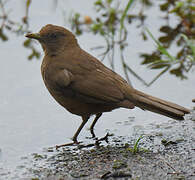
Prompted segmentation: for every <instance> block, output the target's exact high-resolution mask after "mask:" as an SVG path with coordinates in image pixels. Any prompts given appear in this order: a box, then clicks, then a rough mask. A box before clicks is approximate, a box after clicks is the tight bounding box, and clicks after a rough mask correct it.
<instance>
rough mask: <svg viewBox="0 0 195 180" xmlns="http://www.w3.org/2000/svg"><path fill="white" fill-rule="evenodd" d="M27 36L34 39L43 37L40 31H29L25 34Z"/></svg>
mask: <svg viewBox="0 0 195 180" xmlns="http://www.w3.org/2000/svg"><path fill="white" fill-rule="evenodd" d="M25 36H26V37H27V38H32V39H37V40H40V39H41V35H40V34H39V33H28V34H26V35H25Z"/></svg>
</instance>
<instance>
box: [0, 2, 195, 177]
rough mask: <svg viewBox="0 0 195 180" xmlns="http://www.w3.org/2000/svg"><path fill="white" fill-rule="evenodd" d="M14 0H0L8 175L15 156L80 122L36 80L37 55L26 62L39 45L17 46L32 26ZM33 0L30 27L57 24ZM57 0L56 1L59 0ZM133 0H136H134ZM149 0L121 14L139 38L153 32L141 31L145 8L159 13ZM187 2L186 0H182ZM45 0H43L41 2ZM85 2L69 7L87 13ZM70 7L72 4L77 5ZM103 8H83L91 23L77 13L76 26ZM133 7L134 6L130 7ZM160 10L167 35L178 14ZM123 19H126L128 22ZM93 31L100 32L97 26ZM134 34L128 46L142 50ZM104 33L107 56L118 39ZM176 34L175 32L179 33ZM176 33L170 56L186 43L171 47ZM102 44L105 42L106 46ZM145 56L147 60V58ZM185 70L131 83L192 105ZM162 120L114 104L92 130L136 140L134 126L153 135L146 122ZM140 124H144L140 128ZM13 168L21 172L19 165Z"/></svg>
mask: <svg viewBox="0 0 195 180" xmlns="http://www.w3.org/2000/svg"><path fill="white" fill-rule="evenodd" d="M67 1H68V0H67ZM67 1H66V3H67ZM80 1H81V0H80ZM3 2H7V3H3ZM13 2H14V1H8V0H4V1H2V0H0V25H1V35H2V34H3V36H4V35H5V36H6V37H7V38H4V37H2V38H1V40H3V39H5V40H6V39H8V40H7V41H3V42H1V43H0V46H1V48H0V49H1V50H0V52H1V61H0V69H1V70H0V80H1V82H2V84H1V88H0V89H1V93H0V99H1V103H0V114H1V119H0V149H1V152H0V173H1V174H3V173H4V174H6V173H7V176H8V177H10V172H13V170H14V169H15V167H16V166H17V164H19V163H20V161H21V159H20V157H22V156H28V154H29V153H32V152H37V153H40V152H42V149H43V147H49V146H52V145H55V144H60V143H64V142H67V141H69V140H70V138H71V136H72V133H73V132H74V131H75V130H76V128H77V127H78V126H79V123H80V120H79V118H77V117H74V116H72V115H71V114H69V113H67V112H66V111H65V110H64V109H62V108H61V107H59V106H58V105H57V104H56V103H55V102H54V101H53V100H52V98H51V97H50V96H49V94H48V93H47V91H46V89H45V87H44V85H43V82H42V80H41V75H40V62H39V61H31V63H29V62H27V56H29V55H30V56H29V58H30V59H31V58H32V59H33V58H35V57H36V58H38V57H39V55H38V54H37V55H33V56H31V53H33V52H36V53H39V50H38V48H40V47H39V46H37V44H35V42H30V43H29V42H25V43H24V45H25V46H27V47H29V49H30V50H31V51H30V54H28V53H29V51H27V50H25V49H24V48H22V47H20V45H21V44H22V43H23V42H22V41H26V39H25V38H24V37H23V34H24V33H26V32H27V31H30V30H31V29H29V28H30V27H29V26H27V25H25V24H24V23H23V21H22V18H23V17H24V16H25V15H23V14H25V11H23V10H21V9H20V4H19V3H15V4H14V3H13ZM22 2H23V1H22ZM25 2H27V1H25ZM28 2H29V1H28ZM32 2H33V3H34V4H33V6H32V4H30V6H29V8H30V9H29V10H30V12H31V14H30V18H27V21H28V24H30V22H31V24H32V26H31V28H34V29H33V31H34V30H35V31H36V30H37V29H39V28H40V27H41V26H43V25H44V23H51V22H52V23H56V24H58V25H59V24H60V22H59V21H58V20H59V19H60V17H61V16H60V15H61V14H60V15H58V16H55V14H56V12H53V11H52V12H50V11H49V12H48V11H47V10H48V9H49V8H50V7H48V4H47V3H48V0H42V1H32ZM58 2H59V3H60V1H58ZM70 2H71V3H73V1H70ZM70 2H69V3H70ZM101 2H105V1H101ZM113 2H114V1H113ZM115 2H116V1H115ZM123 2H124V3H127V1H123ZM135 2H139V3H140V2H141V1H135ZM143 2H148V1H143ZM150 2H152V4H151V3H149V5H146V4H141V5H139V4H138V3H137V4H136V8H135V5H133V6H132V8H130V9H129V11H128V15H127V16H126V18H125V20H124V24H125V26H126V27H128V30H132V32H135V34H136V32H137V30H138V29H139V30H140V31H141V32H142V33H141V35H142V38H143V39H147V38H149V39H147V40H148V41H152V38H151V37H149V36H148V34H146V33H145V31H144V28H143V26H144V25H145V24H146V22H147V23H148V22H151V18H150V17H151V16H148V14H147V13H148V12H151V13H150V14H153V15H154V14H155V15H156V16H157V17H158V13H159V11H158V13H157V11H155V9H154V8H155V7H156V5H155V4H156V3H157V1H150ZM160 2H161V1H160ZM163 2H167V3H171V4H170V5H169V8H171V7H172V8H173V9H174V4H173V2H175V1H163ZM186 2H190V1H186ZM2 3H3V4H2ZM44 3H45V4H47V6H44V5H43V4H44ZM68 5H69V4H66V6H61V8H63V7H65V8H67V6H68ZM88 5H89V2H87V4H86V3H78V2H77V3H75V4H74V6H72V7H74V10H75V11H77V10H78V11H79V10H83V9H84V12H83V14H86V12H89V13H90V11H88V10H86V9H85V8H87V7H88ZM125 5H126V4H124V6H123V7H125ZM2 7H3V8H4V10H2ZM25 7H26V6H25ZM75 7H77V9H76V8H75ZM112 7H113V6H112ZM114 7H116V6H114ZM117 7H119V6H117ZM44 8H45V9H44ZM139 8H140V9H139ZM10 9H11V11H10V13H8V14H7V13H6V16H7V17H6V16H5V13H4V15H3V14H2V12H3V11H4V12H8V10H10ZM12 9H14V10H16V9H19V10H18V11H17V13H16V11H12ZM43 9H44V11H43ZM70 9H71V6H70ZM106 9H107V10H110V8H104V9H102V10H101V12H99V13H94V14H93V16H92V15H91V16H90V15H89V14H87V15H88V18H89V17H91V20H92V23H91V20H89V19H88V20H87V21H88V22H87V23H86V24H88V25H86V24H83V23H84V22H83V21H82V15H80V18H79V22H80V21H81V22H82V24H83V26H82V25H80V26H78V27H80V28H81V30H87V32H89V30H90V27H91V26H93V25H94V26H95V24H96V20H95V18H94V16H95V17H96V16H98V14H100V17H99V19H101V18H103V17H104V18H105V21H106V20H108V16H107V14H105V15H102V16H101V14H103V12H102V11H105V12H106ZM121 9H122V10H124V8H122V7H121ZM134 10H137V11H138V12H137V13H136V12H135V11H134ZM140 10H141V11H140ZM169 10H171V9H169ZM59 11H60V9H59V10H58V12H59ZM132 11H134V13H133V12H132ZM189 11H190V8H189ZM185 12H186V11H185ZM14 13H16V14H14ZM107 13H108V12H107ZM109 13H112V16H111V14H110V16H109V17H110V18H111V17H113V12H110V11H109ZM122 13H123V11H122V12H118V11H117V13H115V14H114V15H115V16H116V17H117V18H118V19H117V20H116V21H115V22H116V26H117V24H118V26H119V27H117V30H116V34H115V35H117V34H118V32H119V28H120V18H121V14H122ZM163 13H164V14H165V15H166V16H168V18H169V23H168V20H165V21H163V20H162V23H164V22H167V23H168V26H169V28H168V29H167V27H166V26H167V25H165V24H163V25H161V26H163V27H164V26H165V28H163V29H162V32H163V31H167V33H164V35H165V36H167V35H168V34H169V29H170V32H171V31H172V29H174V27H172V26H170V25H171V24H175V23H177V22H178V21H175V20H174V19H173V18H172V17H174V16H177V14H175V12H173V13H172V14H168V11H167V10H166V11H164V12H163ZM21 14H22V15H21ZM11 15H12V16H11ZM20 15H21V16H20ZM66 15H69V13H67V14H66ZM138 15H140V16H138ZM189 15H190V13H189ZM13 17H14V19H13ZM20 17H21V18H20ZM27 17H29V16H27ZM40 17H41V18H40ZM56 17H57V18H56ZM73 17H74V16H73ZM139 17H140V18H139ZM177 17H178V16H177ZM52 18H53V19H52ZM55 18H56V19H55ZM8 19H9V20H11V21H13V22H15V23H12V22H11V21H10V23H9V24H8V22H7V20H8ZM15 19H17V20H18V19H19V20H18V21H15ZM51 19H52V20H51ZM54 19H55V21H54ZM57 19H58V20H57ZM98 21H99V20H98V17H97V22H98ZM185 21H186V20H185ZM101 22H102V23H103V25H104V20H103V19H102V20H101ZM127 22H129V23H130V24H127ZM90 23H91V24H90ZM155 23H156V21H155ZM159 23H161V21H159ZM2 24H3V25H2ZM13 24H14V25H13ZM7 25H8V26H7ZM100 25H101V23H100ZM103 25H102V26H103ZM158 25H159V24H158ZM193 25H194V24H191V26H189V27H190V29H191V31H192V33H193V32H194V30H193V28H194V27H193ZM9 26H11V28H12V30H13V31H9V29H10V27H9ZM25 26H26V27H27V28H26V27H25ZM105 26H106V25H105ZM155 26H156V24H155ZM182 26H183V25H182ZM103 27H104V26H103ZM175 27H176V26H175ZM148 29H149V31H151V32H153V30H154V29H156V27H154V26H151V27H148ZM20 30H22V31H20ZM73 30H74V31H75V28H74V27H73ZM181 30H182V33H183V34H185V35H186V36H187V37H188V39H189V40H191V39H192V36H191V35H189V34H188V33H185V31H183V28H181ZM84 32H85V31H83V34H84ZM123 32H125V31H123ZM97 33H99V32H98V31H97ZM106 33H107V31H106ZM15 34H17V35H18V36H15ZM86 34H87V37H86V39H84V43H87V46H89V47H93V46H94V44H92V43H90V42H89V41H88V39H90V38H91V37H92V36H88V33H86ZM97 35H98V34H97ZM123 35H125V34H123ZM128 35H129V34H127V37H128ZM146 35H147V36H146ZM152 35H153V36H154V38H155V39H157V40H158V41H160V39H159V38H158V37H161V36H164V35H162V34H160V35H159V34H156V33H152ZM136 36H137V34H136V35H135V36H134V34H133V36H132V34H131V37H130V38H129V39H128V40H131V42H132V43H131V47H130V48H134V45H135V48H137V49H138V50H139V52H142V51H143V52H144V51H147V52H148V51H149V50H148V49H146V48H145V47H144V46H143V44H142V42H138V40H137V37H136ZM109 37H111V39H109V44H110V48H111V49H109V52H110V53H109V54H107V56H110V57H112V53H111V52H112V49H114V51H113V52H115V53H116V51H117V50H118V47H119V46H118V45H117V44H114V47H113V46H112V41H113V42H115V41H116V42H117V41H118V39H117V40H115V39H112V38H113V36H112V33H111V36H110V34H109ZM114 37H115V36H114ZM117 37H118V36H117ZM117 37H115V38H117ZM123 37H124V36H123ZM178 37H180V36H179V35H178ZM178 37H176V38H175V40H172V41H170V43H165V45H167V44H169V47H170V49H171V51H170V52H171V55H172V52H173V53H174V55H173V56H175V54H176V53H177V51H179V49H180V47H181V48H182V47H184V45H185V41H183V40H184V39H182V44H183V45H182V46H176V45H175V46H174V48H173V49H172V44H174V43H175V44H176V41H177V38H178ZM93 38H94V39H95V40H94V39H93V40H91V42H93V43H94V41H97V43H99V40H100V38H99V36H98V38H97V36H94V37H93ZM182 38H183V37H182ZM1 40H0V41H1ZM127 42H129V41H123V42H122V43H121V44H122V45H124V46H125V47H124V48H123V46H122V49H127V48H126V43H127ZM97 43H96V44H97ZM134 43H135V44H134ZM129 44H130V42H129ZM161 44H163V42H161ZM119 45H120V44H119ZM178 45H180V43H178ZM132 46H133V47H132ZM165 47H166V46H165ZM33 48H34V50H33ZM104 48H106V46H105V47H104ZM135 48H134V49H133V51H134V50H135ZM184 49H185V50H187V49H189V48H188V47H186V48H184ZM97 50H98V48H97ZM100 50H102V51H103V50H104V49H102V48H101V47H100ZM172 50H173V51H172ZM126 51H127V50H126ZM124 52H125V50H124ZM136 52H137V51H136ZM184 52H185V53H184V55H182V56H181V57H186V56H187V55H190V53H191V50H187V51H184ZM36 53H35V54H36ZM116 54H117V53H116ZM154 54H155V53H154ZM126 55H127V57H125V59H132V60H134V59H136V57H135V53H134V54H133V53H132V51H131V53H129V52H128V53H126V54H125V56H126ZM147 55H150V54H149V53H148V54H147ZM157 55H158V54H157ZM158 58H159V56H156V58H153V61H155V60H156V59H158ZM108 59H109V58H108ZM119 59H120V58H119ZM147 60H149V58H148V59H147ZM109 62H110V63H113V62H114V63H116V64H117V62H115V61H113V60H112V59H110V61H109ZM105 63H107V62H105ZM135 63H136V62H135ZM133 64H134V62H133ZM148 64H151V63H148ZM184 65H185V64H184ZM117 67H118V65H116V66H115V68H116V70H118V69H117ZM124 67H125V69H127V72H128V73H129V72H130V70H131V69H128V66H125V65H124ZM133 69H136V71H137V72H139V73H142V76H143V77H144V78H148V77H152V76H153V72H152V71H151V72H146V70H145V69H144V68H143V67H140V66H137V65H135V66H134V68H133ZM140 69H141V70H140ZM170 70H171V69H170ZM135 75H136V74H135ZM184 75H185V76H188V77H189V79H188V80H186V81H179V80H178V79H176V78H175V77H171V76H168V75H167V74H164V75H163V77H162V78H161V79H160V80H159V81H157V82H156V83H154V84H153V86H152V88H145V87H143V86H142V85H140V84H139V83H137V84H136V82H135V84H136V87H137V88H139V89H142V90H144V91H145V92H148V93H152V94H155V95H158V96H160V97H162V98H166V99H167V100H172V101H174V102H179V103H181V104H182V105H184V106H186V107H190V106H191V105H189V103H190V102H191V99H192V98H195V97H194V89H195V87H194V74H193V73H191V72H190V71H189V73H188V74H187V73H184ZM137 78H139V76H137ZM140 80H141V78H140ZM143 82H144V81H143ZM145 84H148V83H147V82H146V83H145ZM153 87H154V88H153ZM176 87H177V88H176ZM129 116H131V117H136V118H135V121H131V120H129V121H128V117H129ZM167 121H168V119H165V118H163V117H160V116H156V115H154V114H152V113H149V112H143V111H141V110H139V109H136V110H133V111H126V110H124V109H119V110H117V111H114V112H112V113H107V114H105V115H104V117H103V118H102V119H101V120H100V121H99V122H98V124H97V126H96V129H95V132H96V133H97V136H99V137H102V136H104V135H105V132H106V130H105V129H107V131H109V132H110V133H114V134H115V136H117V135H120V136H123V137H125V136H127V137H131V138H132V139H133V140H135V139H137V136H136V137H135V136H134V134H136V133H135V132H134V129H135V130H138V131H140V132H141V133H142V132H143V130H145V131H144V134H145V133H151V134H152V135H154V133H153V131H149V130H147V128H146V127H147V126H148V125H149V124H150V123H153V124H154V126H155V125H156V124H161V123H162V122H165V123H166V122H167ZM116 122H122V124H116ZM185 122H186V123H189V124H190V125H186V128H187V127H190V128H192V127H193V124H192V123H191V121H185ZM168 124H170V122H169V121H168ZM176 124H177V125H178V126H180V130H179V131H178V128H175V131H176V132H178V133H179V134H180V135H183V134H184V135H185V132H186V133H189V134H191V135H193V133H191V131H188V129H187V130H186V131H185V132H183V126H182V122H176ZM143 126H144V127H145V128H142V127H143ZM87 127H89V125H87ZM138 127H140V129H138ZM174 127H176V126H174ZM193 130H194V129H193ZM159 131H160V130H159ZM167 132H169V134H168V135H167V136H166V137H170V135H173V136H175V133H172V131H171V130H170V129H167ZM193 132H194V131H193ZM162 133H163V134H164V133H165V132H164V129H163V130H162V131H160V132H159V134H162ZM88 136H90V132H89V131H87V130H86V129H85V130H84V131H83V132H82V134H81V137H80V140H86V138H85V137H88ZM188 137H189V136H188V135H186V136H185V138H188ZM120 138H121V137H120ZM121 139H122V138H121ZM146 140H147V138H146ZM192 143H193V142H191V145H192ZM189 144H190V143H189ZM189 144H188V145H189ZM150 145H151V144H150ZM183 147H185V146H183ZM152 148H153V146H152ZM187 149H190V148H187ZM156 150H159V147H157V148H156ZM26 165H31V162H30V161H29V160H27V163H26ZM18 169H19V171H20V172H21V167H20V168H18ZM0 177H1V176H0ZM0 179H1V178H0Z"/></svg>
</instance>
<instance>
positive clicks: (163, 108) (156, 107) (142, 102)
mask: <svg viewBox="0 0 195 180" xmlns="http://www.w3.org/2000/svg"><path fill="white" fill-rule="evenodd" d="M127 96H128V98H129V100H130V101H131V102H133V103H134V104H135V106H138V107H140V108H142V109H146V110H149V111H152V112H155V113H158V114H162V115H165V116H167V117H170V118H174V119H177V120H183V119H184V115H185V114H188V113H190V110H189V109H187V108H184V107H182V106H180V105H177V104H174V103H172V102H168V101H165V100H162V99H159V98H156V97H153V96H150V95H148V94H145V93H142V92H141V91H138V90H134V91H133V93H132V89H131V90H130V93H128V95H127Z"/></svg>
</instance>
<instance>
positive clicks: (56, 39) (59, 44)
mask: <svg viewBox="0 0 195 180" xmlns="http://www.w3.org/2000/svg"><path fill="white" fill-rule="evenodd" d="M26 37H28V38H32V39H36V40H38V41H39V42H40V43H41V45H42V47H43V50H44V51H45V53H46V54H49V55H56V54H57V53H59V52H60V51H64V50H66V49H67V48H68V47H73V46H78V44H77V40H76V38H75V36H74V35H73V34H72V33H71V32H70V31H68V30H67V29H65V28H63V27H60V26H55V25H51V24H48V25H46V26H44V27H43V28H42V29H41V30H40V31H39V33H28V34H26Z"/></svg>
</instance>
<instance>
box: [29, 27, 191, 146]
mask: <svg viewBox="0 0 195 180" xmlns="http://www.w3.org/2000/svg"><path fill="white" fill-rule="evenodd" d="M26 37H28V38H34V39H37V40H38V41H39V42H40V43H41V45H42V47H43V50H44V53H45V57H44V59H43V62H42V66H41V72H42V77H43V80H44V83H45V85H46V87H47V89H48V90H49V92H50V93H51V95H52V96H53V97H54V98H55V100H56V101H57V102H58V103H59V104H61V105H62V106H63V107H64V108H66V109H67V110H68V111H69V112H71V113H73V114H77V115H79V116H81V117H82V119H83V122H82V124H81V125H80V127H79V129H78V130H77V132H76V133H75V135H74V137H73V141H74V142H75V143H77V136H78V134H79V133H80V131H81V129H82V128H83V126H84V125H85V123H86V122H87V120H88V119H89V117H90V116H91V115H93V114H95V115H96V118H95V120H94V122H93V123H92V125H91V131H92V132H93V127H94V125H95V123H96V122H97V120H98V118H99V117H100V116H101V114H102V113H103V112H108V111H112V110H113V109H116V108H120V107H122V108H128V109H133V108H134V107H135V106H137V107H140V108H142V109H145V110H149V111H152V112H155V113H158V114H162V115H165V116H168V117H170V118H174V119H178V120H182V119H183V117H184V115H185V114H187V113H189V112H190V111H189V110H188V109H186V108H184V107H182V106H179V105H177V104H174V103H171V102H168V101H165V100H162V99H159V98H156V97H153V96H150V95H147V94H145V93H143V92H140V91H138V90H136V89H134V88H133V87H132V86H131V85H129V84H128V83H127V81H125V80H124V79H123V78H122V77H121V76H120V75H118V74H116V73H115V72H113V71H112V70H110V69H109V68H107V67H106V66H104V65H103V64H102V63H101V62H100V61H99V60H97V59H96V58H95V57H93V56H91V55H90V54H88V53H87V52H85V51H84V50H82V49H81V48H80V47H79V45H78V43H77V40H76V38H75V36H74V35H73V34H72V33H71V32H70V31H68V30H67V29H65V28H63V27H60V26H54V25H50V24H49V25H46V26H44V27H43V28H42V29H41V31H40V32H39V33H37V34H27V35H26Z"/></svg>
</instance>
